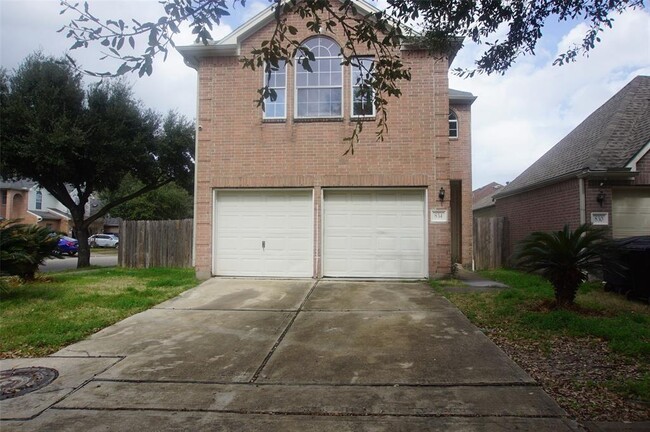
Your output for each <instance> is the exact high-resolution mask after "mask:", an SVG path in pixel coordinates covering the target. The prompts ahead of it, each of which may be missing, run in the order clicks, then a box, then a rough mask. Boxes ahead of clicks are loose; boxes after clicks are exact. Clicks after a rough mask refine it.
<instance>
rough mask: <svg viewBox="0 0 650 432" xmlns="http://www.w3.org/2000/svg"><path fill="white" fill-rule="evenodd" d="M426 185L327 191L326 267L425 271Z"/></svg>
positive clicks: (408, 273) (360, 273)
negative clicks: (414, 187) (396, 188)
mask: <svg viewBox="0 0 650 432" xmlns="http://www.w3.org/2000/svg"><path fill="white" fill-rule="evenodd" d="M424 196H425V194H424V191H423V190H405V189H402V190H383V191H382V190H373V191H368V190H367V191H350V190H349V191H343V190H338V191H325V192H324V203H323V237H324V238H323V273H324V275H325V276H340V277H344V276H349V277H424V276H425V275H426V260H425V256H426V253H425V245H426V238H425V203H424Z"/></svg>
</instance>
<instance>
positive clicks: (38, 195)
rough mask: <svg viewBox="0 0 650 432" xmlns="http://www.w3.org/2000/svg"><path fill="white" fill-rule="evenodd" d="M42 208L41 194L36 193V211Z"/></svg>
mask: <svg viewBox="0 0 650 432" xmlns="http://www.w3.org/2000/svg"><path fill="white" fill-rule="evenodd" d="M42 208H43V192H41V191H36V210H41V209H42Z"/></svg>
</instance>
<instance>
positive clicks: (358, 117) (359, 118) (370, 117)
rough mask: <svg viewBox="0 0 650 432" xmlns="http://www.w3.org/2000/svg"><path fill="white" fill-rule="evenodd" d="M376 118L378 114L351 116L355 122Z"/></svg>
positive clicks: (351, 119)
mask: <svg viewBox="0 0 650 432" xmlns="http://www.w3.org/2000/svg"><path fill="white" fill-rule="evenodd" d="M375 120H377V116H352V117H350V121H353V122H360V121H375Z"/></svg>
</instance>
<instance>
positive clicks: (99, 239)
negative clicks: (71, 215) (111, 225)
mask: <svg viewBox="0 0 650 432" xmlns="http://www.w3.org/2000/svg"><path fill="white" fill-rule="evenodd" d="M119 242H120V239H119V238H117V237H116V236H114V235H112V234H95V235H92V236H90V237H89V238H88V244H89V245H90V246H91V247H111V248H114V247H117V245H118V244H119Z"/></svg>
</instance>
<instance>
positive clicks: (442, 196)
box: [438, 188, 445, 202]
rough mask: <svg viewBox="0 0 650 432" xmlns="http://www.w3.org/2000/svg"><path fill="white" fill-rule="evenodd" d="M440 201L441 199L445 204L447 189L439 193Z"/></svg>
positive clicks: (442, 189)
mask: <svg viewBox="0 0 650 432" xmlns="http://www.w3.org/2000/svg"><path fill="white" fill-rule="evenodd" d="M438 199H440V202H443V201H444V200H445V188H440V191H439V192H438Z"/></svg>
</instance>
